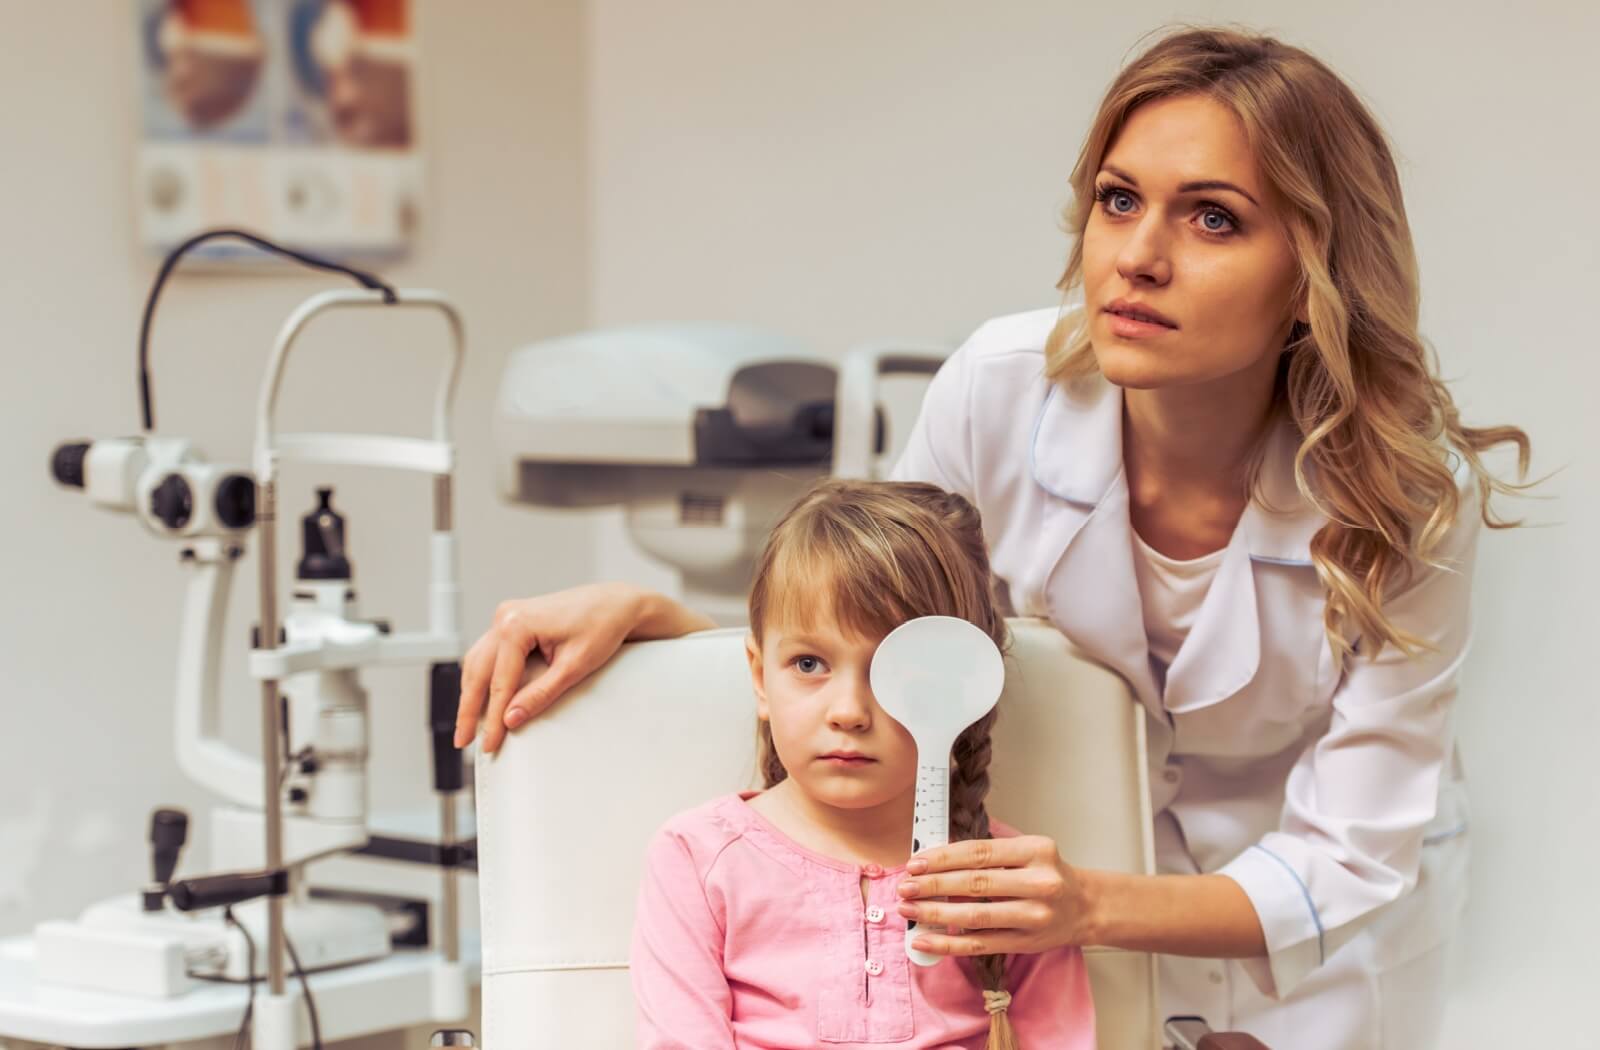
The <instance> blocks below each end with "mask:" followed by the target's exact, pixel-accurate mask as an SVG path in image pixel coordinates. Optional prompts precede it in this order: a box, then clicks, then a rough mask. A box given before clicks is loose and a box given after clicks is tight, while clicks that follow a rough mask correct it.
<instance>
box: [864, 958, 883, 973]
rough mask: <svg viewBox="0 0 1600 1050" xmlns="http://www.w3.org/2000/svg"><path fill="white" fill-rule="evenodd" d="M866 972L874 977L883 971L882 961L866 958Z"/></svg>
mask: <svg viewBox="0 0 1600 1050" xmlns="http://www.w3.org/2000/svg"><path fill="white" fill-rule="evenodd" d="M867 973H869V974H871V975H872V976H873V977H876V976H878V975H879V974H881V973H883V963H881V962H879V961H878V960H876V959H868V960H867Z"/></svg>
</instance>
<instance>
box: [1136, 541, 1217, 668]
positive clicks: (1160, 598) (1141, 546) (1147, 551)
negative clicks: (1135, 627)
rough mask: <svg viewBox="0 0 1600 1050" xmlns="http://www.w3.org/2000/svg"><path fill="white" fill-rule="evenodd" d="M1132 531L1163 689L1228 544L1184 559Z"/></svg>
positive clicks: (1153, 659)
mask: <svg viewBox="0 0 1600 1050" xmlns="http://www.w3.org/2000/svg"><path fill="white" fill-rule="evenodd" d="M1129 531H1131V532H1132V533H1133V553H1134V559H1133V571H1134V574H1135V575H1136V576H1137V577H1138V579H1139V606H1140V609H1141V611H1142V612H1143V613H1144V636H1145V641H1146V644H1147V645H1148V646H1149V647H1150V668H1151V670H1152V671H1153V672H1154V674H1155V676H1156V684H1157V685H1158V686H1159V687H1160V688H1161V689H1162V691H1163V692H1164V691H1165V690H1166V686H1167V668H1169V667H1171V666H1172V660H1173V658H1174V657H1176V656H1177V655H1178V650H1179V649H1181V648H1183V640H1184V639H1185V638H1187V637H1189V628H1191V627H1193V626H1194V622H1195V620H1197V619H1199V617H1200V604H1201V603H1202V602H1203V601H1205V597H1206V590H1207V589H1208V588H1209V587H1210V586H1211V578H1212V577H1213V576H1215V575H1216V574H1217V566H1219V565H1221V564H1222V556H1223V554H1225V553H1226V552H1227V548H1222V549H1220V550H1214V551H1212V552H1211V553H1210V554H1203V555H1201V556H1200V557H1198V558H1190V559H1188V560H1185V561H1180V560H1178V559H1177V558H1169V557H1167V556H1166V555H1165V554H1162V553H1161V552H1160V551H1158V550H1156V549H1155V548H1154V547H1152V546H1150V544H1148V543H1146V542H1145V541H1144V537H1143V536H1141V535H1139V532H1138V530H1137V529H1132V530H1129Z"/></svg>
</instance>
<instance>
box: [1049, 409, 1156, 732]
mask: <svg viewBox="0 0 1600 1050" xmlns="http://www.w3.org/2000/svg"><path fill="white" fill-rule="evenodd" d="M1029 459H1030V465H1031V467H1032V470H1033V477H1034V480H1035V482H1037V483H1038V484H1039V486H1040V487H1041V488H1043V489H1044V490H1045V491H1046V492H1047V493H1049V494H1050V495H1051V496H1052V497H1054V500H1053V501H1052V504H1051V508H1050V509H1051V513H1050V515H1049V516H1048V517H1047V518H1046V519H1045V521H1044V522H1043V523H1042V525H1043V527H1042V528H1041V530H1040V536H1039V545H1040V547H1039V558H1040V560H1041V561H1042V562H1045V563H1048V561H1049V559H1050V558H1052V557H1054V558H1055V559H1056V560H1055V565H1054V567H1053V568H1052V569H1051V570H1050V572H1049V574H1048V575H1047V576H1046V578H1045V582H1044V599H1045V603H1046V608H1047V610H1048V611H1049V614H1050V619H1051V620H1052V621H1053V622H1054V623H1055V624H1056V626H1057V627H1059V628H1060V629H1061V631H1062V633H1064V634H1065V635H1066V636H1067V637H1068V638H1070V639H1071V640H1072V641H1073V642H1074V643H1075V644H1076V645H1078V646H1079V647H1080V648H1081V649H1083V650H1084V651H1085V652H1086V653H1088V654H1090V655H1091V656H1093V657H1094V658H1095V659H1097V660H1100V661H1101V662H1103V663H1105V664H1106V665H1107V666H1109V667H1110V668H1111V669H1112V670H1114V671H1116V672H1117V673H1118V674H1120V675H1121V676H1122V677H1123V678H1124V679H1125V680H1126V681H1127V682H1128V683H1129V685H1130V686H1131V687H1132V688H1133V690H1134V692H1135V694H1136V695H1138V696H1139V698H1140V699H1141V701H1143V702H1144V703H1145V705H1146V706H1147V707H1150V708H1151V710H1152V711H1153V712H1154V713H1156V714H1160V713H1161V708H1160V704H1161V701H1160V697H1159V695H1158V694H1157V691H1156V684H1155V677H1154V675H1152V674H1151V672H1150V659H1149V650H1148V648H1147V645H1146V641H1145V633H1144V618H1143V614H1142V612H1141V610H1140V605H1139V588H1138V584H1137V583H1136V580H1137V577H1136V576H1135V575H1134V568H1133V545H1132V538H1133V537H1132V535H1131V532H1130V525H1129V519H1128V485H1127V479H1126V477H1125V476H1124V475H1123V472H1122V391H1121V390H1120V389H1119V388H1117V387H1115V386H1113V385H1112V384H1110V383H1106V382H1103V381H1096V382H1093V383H1082V384H1073V385H1070V386H1069V385H1062V384H1056V385H1055V386H1054V387H1053V388H1052V389H1051V392H1050V395H1049V396H1048V397H1047V398H1046V400H1045V404H1044V407H1043V409H1042V410H1041V411H1040V414H1039V421H1038V423H1037V425H1036V426H1035V427H1034V435H1033V444H1032V447H1031V449H1030V453H1029Z"/></svg>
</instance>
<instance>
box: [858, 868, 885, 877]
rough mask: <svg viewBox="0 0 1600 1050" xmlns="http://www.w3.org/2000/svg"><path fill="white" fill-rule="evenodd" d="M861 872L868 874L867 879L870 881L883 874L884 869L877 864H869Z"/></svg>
mask: <svg viewBox="0 0 1600 1050" xmlns="http://www.w3.org/2000/svg"><path fill="white" fill-rule="evenodd" d="M861 870H862V871H864V872H866V874H867V878H869V879H875V878H877V877H879V876H880V875H882V874H883V869H882V868H881V867H879V866H878V865H876V864H868V865H867V866H866V867H864V868H862V869H861Z"/></svg>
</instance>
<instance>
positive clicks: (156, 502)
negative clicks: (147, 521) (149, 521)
mask: <svg viewBox="0 0 1600 1050" xmlns="http://www.w3.org/2000/svg"><path fill="white" fill-rule="evenodd" d="M150 513H151V514H153V515H155V517H156V520H158V521H160V522H161V524H163V525H165V526H166V527H167V528H169V529H174V530H176V529H181V528H183V527H184V526H185V525H187V524H189V518H190V516H192V515H193V514H194V493H193V492H192V491H190V489H189V483H188V482H187V481H185V480H183V475H181V474H168V475H167V476H166V477H164V478H162V479H161V484H159V485H157V486H156V487H155V490H154V491H153V492H151V493H150Z"/></svg>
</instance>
